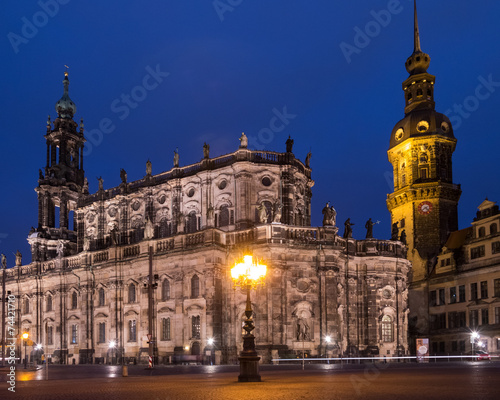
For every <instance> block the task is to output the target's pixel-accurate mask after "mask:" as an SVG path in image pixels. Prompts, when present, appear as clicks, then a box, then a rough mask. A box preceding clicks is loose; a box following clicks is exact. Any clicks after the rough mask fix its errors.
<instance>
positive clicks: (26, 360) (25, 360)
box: [23, 332, 29, 369]
mask: <svg viewBox="0 0 500 400" xmlns="http://www.w3.org/2000/svg"><path fill="white" fill-rule="evenodd" d="M28 337H29V333H28V332H24V333H23V339H24V369H26V368H27V364H28V353H27V352H26V344H27V343H28Z"/></svg>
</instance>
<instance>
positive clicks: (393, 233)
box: [391, 222, 399, 240]
mask: <svg viewBox="0 0 500 400" xmlns="http://www.w3.org/2000/svg"><path fill="white" fill-rule="evenodd" d="M398 235H399V227H398V223H397V222H394V223H393V224H392V230H391V239H392V240H398Z"/></svg>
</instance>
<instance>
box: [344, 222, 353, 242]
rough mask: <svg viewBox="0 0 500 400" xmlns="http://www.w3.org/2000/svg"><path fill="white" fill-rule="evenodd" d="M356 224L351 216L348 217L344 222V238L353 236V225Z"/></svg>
mask: <svg viewBox="0 0 500 400" xmlns="http://www.w3.org/2000/svg"><path fill="white" fill-rule="evenodd" d="M353 225H354V224H353V223H352V222H351V218H347V219H346V221H345V222H344V239H349V238H352V226H353Z"/></svg>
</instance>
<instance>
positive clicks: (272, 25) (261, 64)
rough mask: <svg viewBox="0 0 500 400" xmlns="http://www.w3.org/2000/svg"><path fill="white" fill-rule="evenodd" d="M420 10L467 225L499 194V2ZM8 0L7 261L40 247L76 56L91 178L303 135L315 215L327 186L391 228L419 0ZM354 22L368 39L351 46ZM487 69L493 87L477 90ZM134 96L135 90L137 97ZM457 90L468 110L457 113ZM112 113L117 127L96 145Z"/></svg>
mask: <svg viewBox="0 0 500 400" xmlns="http://www.w3.org/2000/svg"><path fill="white" fill-rule="evenodd" d="M61 3H63V4H61ZM44 4H45V5H46V6H43V5H44ZM214 4H215V5H214ZM230 4H233V5H230ZM55 5H57V6H55ZM224 5H225V6H224ZM216 7H217V8H218V11H217V10H216ZM418 7H419V22H420V34H421V41H422V49H423V51H425V52H427V53H428V54H430V56H431V58H432V61H431V65H430V68H429V70H428V72H429V73H431V74H434V75H436V87H435V99H436V109H437V110H438V111H440V112H446V113H447V114H448V115H449V116H450V118H451V120H452V123H454V130H455V136H456V137H457V139H458V145H457V149H456V151H455V153H454V158H453V161H454V182H455V183H461V184H462V190H463V194H462V198H461V200H460V206H459V218H460V227H461V228H464V227H467V226H468V225H469V224H470V222H471V221H472V218H473V217H474V216H475V212H476V207H477V206H478V205H479V204H480V203H481V202H482V201H483V200H484V198H485V197H488V198H489V199H490V200H493V201H500V185H499V170H500V168H499V161H498V151H499V143H500V139H499V136H500V129H499V124H498V121H497V120H496V118H498V115H499V110H500V47H499V45H498V43H500V28H499V25H498V21H499V20H500V2H498V1H497V0H482V1H481V2H474V1H469V0H442V1H438V2H436V1H431V0H420V1H419V3H418ZM2 8H3V10H2V12H1V13H0V14H1V17H0V21H1V23H0V34H1V38H2V39H1V41H0V46H1V54H2V63H1V66H0V68H1V71H2V76H3V85H2V87H1V110H2V114H1V115H2V118H1V130H2V133H1V138H2V146H1V170H0V171H1V172H0V174H1V175H0V176H1V188H2V192H1V196H0V210H1V214H0V251H1V252H4V253H5V254H7V256H8V261H9V266H11V265H12V264H13V255H12V253H13V252H15V251H16V249H20V250H21V252H22V253H23V254H24V255H25V258H24V260H23V261H24V263H28V262H29V260H30V256H29V246H28V244H27V241H26V236H27V234H28V231H29V229H30V227H31V226H36V224H37V200H36V193H35V192H34V191H33V189H34V187H35V186H36V185H37V179H38V169H39V168H43V167H44V166H45V155H46V153H45V151H46V147H45V140H44V137H43V136H44V134H45V132H46V128H45V125H46V119H47V114H50V115H51V117H52V119H55V116H56V112H55V110H54V104H55V102H56V101H57V100H58V99H59V98H60V97H61V95H62V91H63V86H62V79H63V72H64V65H65V64H67V65H69V67H70V69H69V74H70V75H69V77H70V82H71V83H70V97H71V98H72V100H73V101H74V102H75V103H76V105H77V115H76V119H77V120H78V121H79V119H80V118H81V117H83V118H84V122H85V129H86V132H85V134H86V136H87V139H88V140H89V142H90V144H91V145H92V147H90V146H89V147H88V151H87V153H88V154H87V156H86V157H85V161H84V166H85V170H86V176H87V177H88V179H89V182H90V191H91V192H95V191H96V190H97V180H96V177H98V176H101V175H102V177H103V179H104V187H105V188H110V187H113V186H116V185H118V184H119V183H120V176H119V172H120V168H124V169H126V171H127V173H128V179H129V181H132V180H135V179H139V178H141V177H143V176H144V174H145V163H146V160H147V159H148V158H149V159H150V160H151V162H152V164H153V173H159V172H162V171H165V170H169V169H170V168H171V167H172V156H173V150H174V149H175V148H176V147H178V148H179V153H180V164H181V165H187V164H190V163H194V162H197V161H199V160H200V159H201V158H202V156H203V153H202V146H203V142H205V141H206V142H207V143H209V144H210V152H211V156H218V155H222V154H225V153H229V152H233V151H235V150H236V149H237V147H238V145H239V141H238V137H239V136H240V134H241V132H242V131H244V132H245V133H246V134H247V135H248V136H249V137H255V138H256V141H254V142H251V146H250V147H252V148H260V149H267V150H275V151H284V150H285V140H286V138H287V137H288V135H291V136H292V138H293V139H294V140H295V146H294V153H295V156H296V157H298V158H300V159H301V160H304V158H305V156H306V154H307V152H308V151H309V150H310V149H311V151H312V159H311V166H312V168H313V179H314V180H315V182H316V184H315V186H314V188H313V225H320V224H321V218H322V216H321V209H322V207H323V205H324V203H325V201H327V200H329V201H331V203H332V204H333V205H334V206H335V208H336V209H337V212H338V223H339V225H342V224H343V221H344V220H345V219H346V218H347V217H350V218H351V220H352V221H353V222H354V223H355V224H356V225H355V226H354V237H355V238H363V237H364V234H365V229H364V224H365V221H366V220H367V219H368V218H369V217H371V218H373V219H374V220H380V221H381V224H380V225H378V226H376V227H375V230H374V235H375V236H376V237H379V238H388V237H389V236H390V215H389V212H388V211H387V208H386V204H385V199H386V195H387V193H389V192H391V191H392V167H391V165H390V164H389V162H388V161H387V153H386V152H387V148H388V145H389V137H390V133H391V130H392V128H393V126H394V125H395V123H396V122H397V121H399V120H400V119H401V118H402V117H403V116H404V112H403V109H404V98H403V91H402V88H401V83H402V81H403V80H405V79H406V78H407V76H408V74H407V72H406V70H405V67H404V62H405V61H406V58H407V57H408V56H409V55H410V54H411V53H412V51H413V2H412V1H409V0H400V1H398V0H377V1H374V0H354V1H334V0H313V1H311V0H290V1H286V0H279V1H273V0H257V1H250V0H219V1H215V2H214V1H213V0H157V1H152V0H143V1H140V2H139V1H124V0H120V1H119V0H106V1H102V0H86V1H78V0H42V1H40V2H37V1H15V2H13V1H9V2H5V4H3V7H2ZM44 8H45V11H44ZM382 10H385V11H383V12H382V13H380V11H382ZM389 16H390V18H389ZM377 19H378V20H379V22H377ZM389 19H390V20H389ZM33 24H34V25H33ZM382 25H384V26H382ZM359 30H361V31H366V30H368V32H369V33H370V35H371V37H368V36H366V37H365V38H360V37H359V34H357V33H356V32H359ZM355 36H358V37H356V43H357V45H358V46H357V47H356V48H354V47H351V48H350V49H351V53H350V54H347V55H346V54H344V53H345V52H347V51H348V50H345V51H344V52H343V50H342V48H341V46H343V47H344V49H346V48H347V47H349V46H355ZM363 39H364V40H363ZM353 49H354V50H355V51H353ZM150 70H158V71H160V75H157V80H156V81H155V80H154V79H149V78H146V76H147V75H148V74H150V72H149V71H150ZM167 73H168V74H169V75H168V76H166V74H167ZM160 81H161V82H160ZM482 81H493V82H494V83H490V84H488V88H486V90H485V88H483V90H482V91H480V92H479V97H478V95H477V94H476V88H477V87H478V85H480V84H481V82H482ZM497 82H498V83H497ZM144 86H146V87H147V88H148V89H149V90H146V89H144ZM141 87H142V88H141ZM122 95H125V96H127V95H132V96H134V97H135V98H136V99H138V100H140V101H137V102H134V100H133V99H131V101H132V102H129V105H126V103H125V102H124V101H123V100H122ZM471 96H472V97H471ZM455 104H457V105H461V106H462V107H464V104H465V107H467V108H468V109H469V110H470V112H467V114H463V115H462V116H459V114H458V113H457V112H456V111H453V108H454V105H455ZM284 109H286V112H287V113H288V114H292V115H294V116H295V117H293V118H292V117H289V119H288V120H287V125H286V126H284V129H282V130H281V131H280V132H275V133H273V134H272V135H269V131H266V130H264V131H262V129H264V128H269V124H270V121H271V119H272V117H273V116H274V115H275V113H276V112H277V111H276V110H279V112H281V113H283V111H284ZM273 110H274V111H273ZM100 124H101V125H102V126H103V127H104V128H105V129H109V130H113V131H112V132H110V133H105V134H103V137H102V141H101V142H100V143H99V141H100V137H99V134H98V132H97V131H96V130H95V129H99V125H100ZM92 130H94V131H92ZM92 132H93V134H92ZM259 132H260V138H259V137H258V134H259ZM89 133H91V134H90V135H89ZM266 133H267V134H266ZM342 229H343V228H342ZM342 229H341V232H342Z"/></svg>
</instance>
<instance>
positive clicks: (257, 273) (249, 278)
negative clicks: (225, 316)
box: [231, 255, 267, 382]
mask: <svg viewBox="0 0 500 400" xmlns="http://www.w3.org/2000/svg"><path fill="white" fill-rule="evenodd" d="M266 271H267V266H265V265H264V264H259V262H258V261H255V262H254V261H253V257H252V256H249V255H246V256H244V257H243V261H241V262H237V263H236V264H235V265H234V267H233V268H231V277H232V279H233V282H234V285H235V286H240V287H246V290H247V304H246V308H245V316H246V320H245V326H244V327H243V329H244V330H245V331H246V333H245V334H244V335H243V351H242V352H241V353H240V357H238V361H239V362H240V375H239V376H238V382H260V381H261V379H260V374H259V360H260V357H259V356H258V355H257V351H256V350H255V336H254V335H253V334H252V331H253V330H254V329H255V326H254V324H253V319H252V303H251V302H250V289H251V288H252V287H257V286H258V285H261V284H263V283H264V278H265V276H266Z"/></svg>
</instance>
